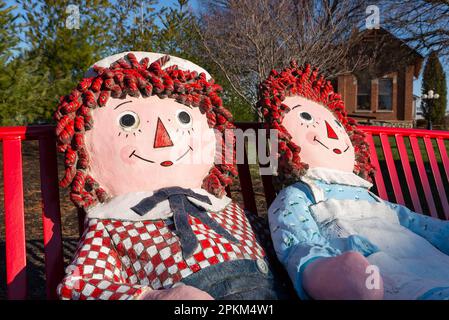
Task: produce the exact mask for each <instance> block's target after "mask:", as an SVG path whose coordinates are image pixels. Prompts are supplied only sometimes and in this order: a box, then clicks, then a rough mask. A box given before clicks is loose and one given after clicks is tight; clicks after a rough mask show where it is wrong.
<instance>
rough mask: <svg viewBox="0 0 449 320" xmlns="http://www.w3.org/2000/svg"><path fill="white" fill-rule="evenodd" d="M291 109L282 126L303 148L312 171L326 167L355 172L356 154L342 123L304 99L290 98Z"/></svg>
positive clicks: (288, 100) (287, 103)
mask: <svg viewBox="0 0 449 320" xmlns="http://www.w3.org/2000/svg"><path fill="white" fill-rule="evenodd" d="M283 103H284V104H286V105H287V106H289V107H290V109H291V110H290V112H288V113H287V114H286V115H285V118H284V121H283V125H284V127H285V128H286V129H287V131H288V132H289V133H290V134H291V136H292V138H293V142H294V143H296V144H297V145H298V146H300V147H301V151H300V156H301V161H302V162H304V163H307V164H308V165H309V168H316V167H324V168H329V169H334V170H340V171H346V172H352V171H353V170H354V163H355V154H354V147H353V146H352V144H351V140H350V138H349V136H348V134H347V133H346V131H345V129H344V127H343V126H342V124H341V123H340V122H339V121H338V120H337V119H336V118H335V116H334V115H333V114H332V112H331V111H329V110H328V109H327V108H325V107H324V106H322V105H320V104H318V103H316V102H313V101H311V100H308V99H306V98H303V97H299V96H294V97H287V98H286V99H285V100H284V102H283Z"/></svg>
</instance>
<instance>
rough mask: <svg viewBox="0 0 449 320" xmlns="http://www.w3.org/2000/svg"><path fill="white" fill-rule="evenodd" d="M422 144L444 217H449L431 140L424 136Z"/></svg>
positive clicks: (448, 207) (448, 208)
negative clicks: (424, 147)
mask: <svg viewBox="0 0 449 320" xmlns="http://www.w3.org/2000/svg"><path fill="white" fill-rule="evenodd" d="M424 144H425V146H426V151H427V156H428V157H429V162H430V166H431V168H432V173H433V178H434V179H435V184H436V186H437V190H438V195H439V198H440V201H441V206H442V207H443V212H444V215H445V217H446V219H449V204H448V203H447V196H446V192H445V190H444V186H443V181H442V180H441V174H440V169H439V168H438V163H437V159H436V157H435V151H434V150H433V145H432V141H431V140H430V138H429V137H424Z"/></svg>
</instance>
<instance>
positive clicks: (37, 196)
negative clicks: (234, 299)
mask: <svg viewBox="0 0 449 320" xmlns="http://www.w3.org/2000/svg"><path fill="white" fill-rule="evenodd" d="M22 154H23V168H24V169H23V180H24V199H25V228H26V242H27V245H26V249H27V280H28V296H29V298H31V299H45V271H44V252H43V249H44V248H43V240H42V219H41V214H42V212H41V202H40V201H41V193H40V178H39V149H38V143H37V142H35V141H26V142H24V143H23V145H22ZM0 168H3V154H2V149H1V148H0ZM58 169H59V174H60V176H61V174H62V172H63V161H62V158H61V157H60V158H59V159H58ZM251 169H252V171H254V170H256V168H251ZM2 175H3V170H2ZM253 187H254V191H255V194H256V203H257V206H258V212H259V215H263V214H266V207H265V198H264V196H263V187H262V183H261V181H260V180H258V179H255V180H254V181H253ZM240 191H241V190H240V186H239V183H238V181H235V183H234V184H233V186H232V187H231V194H232V197H233V198H234V199H235V200H236V201H238V202H240V203H242V198H241V193H240ZM60 199H61V219H62V233H63V248H64V260H65V264H66V265H67V264H68V263H69V262H70V260H71V258H72V256H73V254H74V251H75V249H76V245H77V239H78V220H77V212H76V209H75V208H74V206H73V205H72V203H71V202H70V200H69V197H68V192H67V190H60ZM3 208H4V205H3V176H2V178H1V179H0V209H1V211H0V300H1V299H5V297H6V268H5V226H4V211H3Z"/></svg>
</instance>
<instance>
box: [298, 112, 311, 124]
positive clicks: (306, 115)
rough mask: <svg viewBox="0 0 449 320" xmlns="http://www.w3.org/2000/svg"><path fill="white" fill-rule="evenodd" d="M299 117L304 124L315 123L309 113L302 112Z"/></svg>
mask: <svg viewBox="0 0 449 320" xmlns="http://www.w3.org/2000/svg"><path fill="white" fill-rule="evenodd" d="M299 117H300V118H301V120H303V121H304V122H307V123H311V122H313V117H312V115H311V114H310V113H308V112H301V113H300V114H299Z"/></svg>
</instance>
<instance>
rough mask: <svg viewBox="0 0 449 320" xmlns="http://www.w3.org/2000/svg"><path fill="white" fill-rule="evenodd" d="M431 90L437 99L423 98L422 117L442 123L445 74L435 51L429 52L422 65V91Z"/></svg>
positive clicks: (445, 101) (445, 96)
mask: <svg viewBox="0 0 449 320" xmlns="http://www.w3.org/2000/svg"><path fill="white" fill-rule="evenodd" d="M429 90H433V91H434V92H435V93H437V94H438V95H439V98H438V99H423V101H422V102H421V106H422V110H423V114H424V118H425V119H426V120H427V121H429V120H430V121H431V122H433V123H436V124H443V122H444V116H445V113H446V107H447V86H446V74H445V72H444V70H443V66H442V65H441V62H440V60H439V58H438V54H437V53H436V52H431V53H430V55H429V58H428V59H427V62H426V66H425V67H424V74H423V85H422V93H423V94H427V92H428V91H429Z"/></svg>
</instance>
